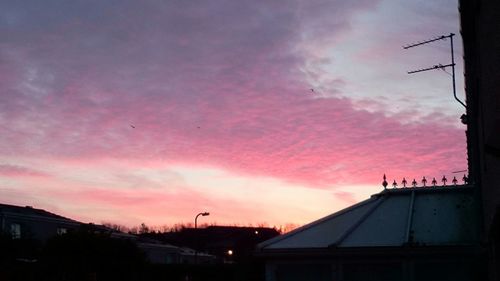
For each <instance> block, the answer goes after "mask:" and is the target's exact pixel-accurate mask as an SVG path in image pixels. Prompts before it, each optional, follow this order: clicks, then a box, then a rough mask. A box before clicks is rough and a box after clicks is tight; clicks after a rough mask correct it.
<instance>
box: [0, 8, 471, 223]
mask: <svg viewBox="0 0 500 281" xmlns="http://www.w3.org/2000/svg"><path fill="white" fill-rule="evenodd" d="M457 5H458V4H457V1H456V0H441V1H400V0H356V1H344V0H287V1H277V0H239V1H232V0H214V1H201V0H192V1H180V0H165V1H157V0H144V1H131V0H120V1H118V0H116V1H115V0H108V1H101V0H85V1H83V0H74V1H63V0H46V1H36V0H26V1H14V0H12V1H9V0H0V129H1V132H2V133H1V137H0V202H1V203H5V204H14V205H21V206H25V205H29V206H33V207H35V208H43V209H46V210H48V211H51V212H55V213H57V214H60V215H63V216H67V217H70V218H73V219H76V220H81V221H84V222H94V223H103V222H108V223H109V222H111V223H116V224H122V225H125V226H129V227H130V226H135V225H139V224H140V223H146V224H148V225H156V226H159V225H169V224H170V225H171V224H174V223H192V222H193V220H194V217H195V215H196V214H197V213H199V212H203V211H208V212H210V216H208V217H203V218H200V222H202V223H209V224H236V225H259V224H263V225H269V226H282V225H286V224H296V225H301V224H305V223H308V222H310V221H312V220H316V219H319V218H321V217H322V216H325V215H327V214H330V213H333V212H335V211H338V210H341V209H342V208H345V207H348V206H350V205H352V204H354V203H357V202H360V201H362V200H365V199H367V198H369V196H370V195H371V194H374V193H378V192H380V191H382V189H383V188H382V186H381V182H382V176H383V174H386V175H387V177H388V180H389V181H391V182H392V180H394V179H396V180H397V181H398V182H400V181H401V180H402V178H403V177H406V179H408V180H410V179H413V178H416V179H417V180H419V179H421V178H422V176H426V177H427V178H432V177H436V178H437V179H440V178H441V177H442V176H443V175H446V176H447V177H448V178H450V179H451V178H452V177H453V176H454V175H457V177H460V178H461V177H462V174H453V172H454V171H457V170H465V169H466V168H467V165H466V145H465V127H464V126H463V125H462V124H461V123H460V120H459V117H460V115H461V114H463V113H464V108H463V107H462V106H461V105H460V104H459V103H457V102H456V101H455V100H454V99H453V95H452V83H451V76H450V74H449V73H450V72H451V69H446V71H442V70H436V71H430V72H424V73H419V74H413V75H408V74H407V71H409V70H413V69H419V68H425V67H430V66H433V65H436V64H439V63H441V64H448V63H450V48H449V46H450V45H449V41H438V42H435V43H432V44H428V45H424V46H421V47H417V48H412V49H408V50H404V49H403V48H402V46H403V45H407V44H409V43H414V42H418V41H421V40H425V39H430V38H433V37H436V36H439V35H446V34H449V33H455V34H457V36H455V37H454V40H455V57H456V58H457V68H456V73H457V95H458V97H459V98H461V99H462V100H463V99H464V94H463V92H464V90H463V61H462V42H461V38H460V32H459V15H458V6H457ZM400 185H401V184H400Z"/></svg>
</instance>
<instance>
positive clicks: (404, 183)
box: [401, 178, 408, 187]
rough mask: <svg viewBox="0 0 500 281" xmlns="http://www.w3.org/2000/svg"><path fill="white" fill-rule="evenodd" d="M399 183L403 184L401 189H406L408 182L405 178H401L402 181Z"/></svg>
mask: <svg viewBox="0 0 500 281" xmlns="http://www.w3.org/2000/svg"><path fill="white" fill-rule="evenodd" d="M401 183H402V184H403V187H406V184H407V183H408V182H407V181H406V178H403V181H402V182H401Z"/></svg>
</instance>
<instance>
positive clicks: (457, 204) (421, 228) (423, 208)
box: [258, 185, 480, 251]
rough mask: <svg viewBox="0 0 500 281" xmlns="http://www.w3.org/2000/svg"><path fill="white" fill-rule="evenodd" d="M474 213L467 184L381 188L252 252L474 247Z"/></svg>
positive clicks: (476, 236) (476, 234) (472, 193)
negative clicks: (367, 196) (364, 198)
mask: <svg viewBox="0 0 500 281" xmlns="http://www.w3.org/2000/svg"><path fill="white" fill-rule="evenodd" d="M478 212H479V205H478V203H477V200H475V188H474V187H472V186H470V185H454V186H445V187H414V188H399V189H396V188H394V189H386V190H384V191H382V192H380V193H378V194H374V195H372V196H371V197H370V198H369V199H367V200H365V201H362V202H360V203H358V204H356V205H353V206H351V207H349V208H346V209H343V210H341V211H339V212H336V213H334V214H331V215H329V216H326V217H324V218H321V219H319V220H317V221H314V222H312V223H310V224H307V225H304V226H302V227H300V228H298V229H296V230H294V231H292V232H289V233H287V234H284V235H281V236H278V237H275V238H273V239H270V240H267V241H265V242H263V243H261V244H259V246H258V248H259V249H260V250H262V251H266V250H278V249H306V248H307V249H320V248H355V247H356V248H358V247H397V246H405V245H418V246H424V245H428V246H431V245H432V246H450V245H476V244H477V243H478V242H479V231H478V229H480V227H479V223H480V220H479V219H478Z"/></svg>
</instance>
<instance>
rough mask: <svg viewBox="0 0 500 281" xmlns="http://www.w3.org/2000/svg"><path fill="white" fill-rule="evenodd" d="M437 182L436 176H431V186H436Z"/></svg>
mask: <svg viewBox="0 0 500 281" xmlns="http://www.w3.org/2000/svg"><path fill="white" fill-rule="evenodd" d="M437 183H438V182H437V180H436V178H432V186H436V184H437Z"/></svg>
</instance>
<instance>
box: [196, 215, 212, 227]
mask: <svg viewBox="0 0 500 281" xmlns="http://www.w3.org/2000/svg"><path fill="white" fill-rule="evenodd" d="M199 216H202V217H206V216H210V213H209V212H203V213H199V214H197V215H196V217H194V229H197V228H198V217H199Z"/></svg>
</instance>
